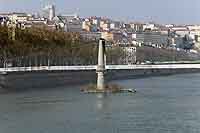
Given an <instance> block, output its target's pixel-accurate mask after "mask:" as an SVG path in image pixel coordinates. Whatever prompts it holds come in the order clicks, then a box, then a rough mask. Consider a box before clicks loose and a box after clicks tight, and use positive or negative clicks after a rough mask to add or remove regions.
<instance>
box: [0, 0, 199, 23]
mask: <svg viewBox="0 0 200 133" xmlns="http://www.w3.org/2000/svg"><path fill="white" fill-rule="evenodd" d="M46 1H48V0H0V12H7V11H22V12H37V11H40V9H41V7H42V5H44V3H45V2H46ZM49 1H51V2H52V3H54V4H56V9H57V13H66V14H69V13H72V12H75V11H77V10H78V11H79V14H80V16H94V15H95V16H108V17H111V18H114V19H120V20H125V21H126V20H138V21H150V20H154V21H156V22H159V23H180V24H184V23H191V24H200V0H49Z"/></svg>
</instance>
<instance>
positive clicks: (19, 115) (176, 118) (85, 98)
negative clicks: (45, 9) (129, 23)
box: [0, 74, 200, 133]
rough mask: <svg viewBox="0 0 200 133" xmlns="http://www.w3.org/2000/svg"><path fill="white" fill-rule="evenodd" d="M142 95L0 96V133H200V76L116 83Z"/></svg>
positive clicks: (72, 91) (58, 91)
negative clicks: (133, 89) (134, 89)
mask: <svg viewBox="0 0 200 133" xmlns="http://www.w3.org/2000/svg"><path fill="white" fill-rule="evenodd" d="M114 82H115V83H118V84H120V85H123V86H125V87H126V88H133V87H134V88H136V89H137V90H138V92H137V93H136V94H110V95H96V94H83V93H81V92H80V91H79V89H80V87H79V86H72V87H62V88H61V87H60V88H55V89H49V90H47V89H45V90H43V91H38V90H36V91H27V92H19V93H8V94H1V95H0V106H1V107H0V133H133V132H135V133H172V132H173V133H199V132H200V74H183V75H173V76H163V77H150V78H145V79H132V80H118V81H114Z"/></svg>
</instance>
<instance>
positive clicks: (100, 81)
mask: <svg viewBox="0 0 200 133" xmlns="http://www.w3.org/2000/svg"><path fill="white" fill-rule="evenodd" d="M141 69H142V70H144V69H200V63H192V62H186V63H180V62H177V63H176V62H174V63H173V64H170V63H167V62H166V63H155V64H135V65H106V63H105V40H103V39H100V41H99V51H98V64H97V65H86V66H33V67H5V68H0V74H7V73H12V72H34V71H96V72H97V90H98V91H101V92H103V91H104V90H105V83H104V74H105V71H106V70H141Z"/></svg>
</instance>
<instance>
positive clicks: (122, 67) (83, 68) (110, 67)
mask: <svg viewBox="0 0 200 133" xmlns="http://www.w3.org/2000/svg"><path fill="white" fill-rule="evenodd" d="M96 68H97V66H96V65H88V66H40V67H8V68H0V72H31V71H91V70H96ZM106 69H107V70H137V69H200V64H163V65H106Z"/></svg>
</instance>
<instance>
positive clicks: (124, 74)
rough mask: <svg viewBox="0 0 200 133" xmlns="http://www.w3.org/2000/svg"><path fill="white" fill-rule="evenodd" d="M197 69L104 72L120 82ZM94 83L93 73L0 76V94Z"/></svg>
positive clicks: (107, 77) (39, 73)
mask: <svg viewBox="0 0 200 133" xmlns="http://www.w3.org/2000/svg"><path fill="white" fill-rule="evenodd" d="M196 72H200V70H199V69H177V70H176V69H173V70H170V69H164V70H117V71H115V70H112V71H107V72H106V80H107V81H111V80H122V79H132V78H146V77H149V76H162V75H163V76H164V75H171V74H182V73H196ZM94 82H96V73H95V71H65V72H64V71H63V72H61V71H60V72H48V71H46V72H26V73H22V72H20V73H8V74H6V75H2V74H1V75H0V92H7V91H24V90H33V89H42V90H43V89H50V88H52V89H53V88H55V87H61V86H73V85H81V84H89V83H94Z"/></svg>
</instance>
